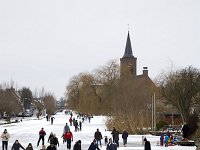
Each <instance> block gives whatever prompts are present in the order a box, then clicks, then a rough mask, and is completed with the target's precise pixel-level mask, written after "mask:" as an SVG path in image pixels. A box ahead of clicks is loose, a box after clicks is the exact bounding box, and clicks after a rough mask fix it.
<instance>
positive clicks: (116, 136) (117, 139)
mask: <svg viewBox="0 0 200 150" xmlns="http://www.w3.org/2000/svg"><path fill="white" fill-rule="evenodd" d="M115 141H119V131H116V133H115Z"/></svg>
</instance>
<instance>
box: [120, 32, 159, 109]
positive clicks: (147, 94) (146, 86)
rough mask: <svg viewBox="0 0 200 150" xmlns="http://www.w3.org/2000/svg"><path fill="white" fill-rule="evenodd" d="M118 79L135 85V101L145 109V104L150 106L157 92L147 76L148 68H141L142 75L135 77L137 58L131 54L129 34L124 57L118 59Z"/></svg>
mask: <svg viewBox="0 0 200 150" xmlns="http://www.w3.org/2000/svg"><path fill="white" fill-rule="evenodd" d="M120 79H121V81H122V82H126V81H127V80H128V81H129V82H131V84H135V85H137V87H136V88H135V89H134V91H132V92H134V93H137V95H138V99H137V100H139V101H140V102H141V103H144V105H145V107H146V104H147V105H151V100H152V95H153V94H154V93H155V92H156V91H157V87H156V85H155V84H154V83H153V81H152V80H151V79H150V77H149V75H148V67H146V66H145V67H143V73H142V74H141V75H137V58H136V57H135V56H134V55H133V52H132V46H131V40H130V35H129V32H128V36H127V41H126V47H125V51H124V55H123V57H122V58H121V59H120ZM127 88H128V87H127ZM145 103H146V104H145Z"/></svg>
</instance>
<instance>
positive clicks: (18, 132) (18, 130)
mask: <svg viewBox="0 0 200 150" xmlns="http://www.w3.org/2000/svg"><path fill="white" fill-rule="evenodd" d="M54 117H55V119H54V124H53V125H51V123H50V121H49V122H47V121H46V118H43V119H41V120H37V119H35V120H29V121H26V120H24V121H22V122H20V123H13V124H8V125H1V126H0V132H1V133H2V132H3V131H4V129H7V130H8V132H9V133H10V136H11V137H10V139H9V144H8V145H9V148H8V149H9V150H10V149H11V146H12V144H13V143H14V141H15V140H16V139H18V140H19V142H20V143H21V144H22V146H24V147H25V148H26V147H27V145H28V143H32V145H33V146H34V150H39V149H40V148H41V143H42V141H40V145H39V147H37V141H38V137H39V136H38V132H39V130H40V129H41V128H42V127H43V128H44V130H45V131H46V133H47V135H46V137H45V145H46V146H48V145H49V143H47V139H48V136H49V134H50V132H53V133H55V134H56V135H57V137H58V139H59V143H60V146H59V147H58V150H66V149H67V148H66V143H65V144H63V142H62V138H61V136H62V132H63V128H64V125H65V123H66V122H67V123H68V124H69V122H68V120H69V117H70V116H69V115H65V114H64V113H63V112H60V113H57V114H56V115H55V116H54ZM105 120H106V117H104V116H94V117H93V118H92V119H91V122H90V123H89V122H88V121H85V122H84V123H83V124H82V131H80V132H73V131H74V127H70V129H71V131H72V133H73V135H74V140H73V142H72V146H73V145H74V143H75V142H76V141H77V140H81V142H82V143H81V145H82V150H87V149H88V147H89V145H90V143H91V142H92V140H93V137H94V132H95V131H96V130H97V128H98V129H99V130H100V131H101V133H102V136H103V137H104V136H108V138H111V134H110V131H106V130H105V129H106V127H105ZM145 136H146V137H147V139H148V140H149V141H150V142H151V148H152V150H196V147H194V146H193V147H192V146H191V147H190V146H169V147H160V146H157V141H159V137H158V136H152V135H145ZM119 137H120V140H119V144H120V147H119V148H118V150H143V149H144V147H143V146H142V135H129V137H128V144H127V147H123V144H122V138H121V134H120V136H119ZM102 143H104V140H102ZM1 144H2V143H1V142H0V149H1V147H2V145H1ZM105 149H106V146H105V145H104V144H103V146H102V147H101V150H105Z"/></svg>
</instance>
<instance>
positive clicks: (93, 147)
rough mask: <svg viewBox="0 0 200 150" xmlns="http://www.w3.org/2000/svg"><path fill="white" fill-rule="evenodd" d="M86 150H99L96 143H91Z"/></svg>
mask: <svg viewBox="0 0 200 150" xmlns="http://www.w3.org/2000/svg"><path fill="white" fill-rule="evenodd" d="M88 150H100V149H99V147H98V145H97V144H96V143H94V142H92V143H91V144H90V147H89V148H88Z"/></svg>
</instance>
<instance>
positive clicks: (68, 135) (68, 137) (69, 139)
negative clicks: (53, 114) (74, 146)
mask: <svg viewBox="0 0 200 150" xmlns="http://www.w3.org/2000/svg"><path fill="white" fill-rule="evenodd" d="M64 138H65V140H67V149H71V143H72V141H73V134H72V132H71V131H70V129H68V131H67V132H66V133H65V135H64Z"/></svg>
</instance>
